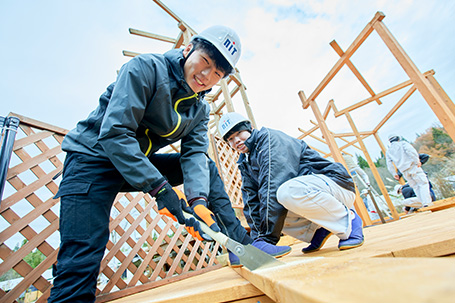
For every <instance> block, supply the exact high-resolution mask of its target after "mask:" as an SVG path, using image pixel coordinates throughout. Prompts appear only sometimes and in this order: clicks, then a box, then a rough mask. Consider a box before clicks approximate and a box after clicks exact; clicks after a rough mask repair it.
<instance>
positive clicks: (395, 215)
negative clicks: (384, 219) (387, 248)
mask: <svg viewBox="0 0 455 303" xmlns="http://www.w3.org/2000/svg"><path fill="white" fill-rule="evenodd" d="M345 115H346V118H347V119H348V122H349V124H350V125H351V128H352V130H353V131H354V133H355V134H356V137H357V141H358V142H359V144H360V147H361V148H362V151H363V154H364V156H365V159H366V160H367V162H368V165H369V166H370V169H371V172H372V173H373V176H374V178H375V180H376V182H377V184H378V186H379V189H380V190H381V193H382V195H383V196H384V199H385V201H386V202H387V205H388V206H389V209H390V211H391V213H392V217H393V218H394V219H395V220H398V219H399V215H398V212H397V210H396V208H395V205H393V203H392V200H391V199H390V196H389V193H388V191H387V189H386V188H385V185H384V182H383V181H382V178H381V175H380V174H379V172H378V169H377V168H376V166H375V165H374V162H373V160H372V159H371V156H370V154H369V153H368V150H367V148H366V146H365V144H364V143H363V140H362V138H361V136H360V134H359V132H358V130H357V126H356V125H355V123H354V120H353V119H352V117H351V114H350V113H346V114H345Z"/></svg>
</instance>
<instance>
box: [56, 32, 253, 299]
mask: <svg viewBox="0 0 455 303" xmlns="http://www.w3.org/2000/svg"><path fill="white" fill-rule="evenodd" d="M240 53H241V44H240V40H239V37H238V36H237V34H236V33H235V32H234V31H233V30H232V29H230V28H228V27H225V26H214V27H211V28H209V29H207V30H205V31H203V32H202V33H201V34H200V35H197V36H195V37H194V38H193V39H192V41H191V43H190V44H188V45H187V46H186V47H185V48H184V49H173V50H171V51H168V52H166V53H165V54H143V55H139V56H137V57H135V58H133V59H131V60H130V61H129V62H127V63H126V64H125V65H123V66H122V68H121V69H120V72H119V73H118V77H117V80H116V82H114V83H112V84H111V85H110V86H108V88H107V90H106V91H105V92H104V93H103V94H102V95H101V97H100V100H99V105H98V107H97V108H96V109H95V110H94V111H93V112H92V113H91V114H90V115H89V117H88V118H87V119H85V120H83V121H80V122H79V123H78V124H77V126H76V128H75V129H73V130H72V131H70V132H69V133H68V135H67V136H66V137H65V139H64V141H63V143H62V149H63V150H64V151H65V152H67V156H66V159H65V163H64V170H63V179H62V181H61V184H60V188H59V191H58V193H57V195H56V197H55V198H60V207H61V210H60V237H61V243H60V250H59V254H58V259H57V262H58V263H57V265H56V267H55V272H54V276H55V279H54V286H53V288H52V291H51V295H50V298H49V302H94V301H95V291H96V281H97V277H98V273H99V268H100V262H101V260H102V258H103V255H104V250H105V246H106V243H107V241H108V239H109V217H110V211H111V207H112V203H113V201H114V199H115V197H116V195H117V193H118V192H120V191H142V192H144V193H150V194H151V195H152V196H153V197H155V198H156V202H157V204H158V209H159V212H160V214H164V215H168V216H170V217H171V218H173V219H174V220H176V221H178V222H179V223H180V224H185V225H186V227H188V230H189V232H191V233H192V234H193V235H194V236H195V237H197V238H199V239H200V240H202V239H207V240H210V238H209V237H208V236H207V235H205V234H204V233H203V232H202V231H201V230H200V226H199V223H197V222H195V221H194V220H188V219H186V220H185V218H184V216H183V212H182V209H185V210H186V211H189V212H193V214H194V215H195V216H197V217H199V218H200V219H202V220H204V221H205V222H206V223H208V225H209V226H210V227H211V228H212V229H213V230H215V231H220V229H221V231H223V232H224V233H226V234H227V235H228V236H229V237H231V238H233V239H235V240H237V241H238V242H241V243H244V244H249V243H251V242H252V239H251V238H250V237H249V236H248V235H247V232H246V230H245V229H244V228H243V227H242V226H241V225H240V222H239V220H238V219H237V218H236V217H235V213H234V211H233V209H232V207H231V204H230V201H229V197H228V196H227V194H226V192H225V191H224V185H223V183H222V181H221V179H220V177H219V175H218V171H217V169H216V166H215V165H214V163H213V161H211V160H209V158H208V156H207V148H208V144H209V141H208V137H207V131H208V121H209V112H210V107H209V105H208V103H207V102H206V101H205V100H204V96H205V94H206V93H207V91H209V90H210V89H211V88H212V87H213V86H214V85H215V84H217V83H218V81H220V80H221V79H222V78H224V77H227V76H228V75H229V74H231V73H233V72H234V71H235V70H234V69H235V65H236V63H237V61H238V59H239V57H240ZM179 140H180V141H181V152H180V153H174V154H159V153H157V152H158V150H159V149H161V148H163V147H165V146H168V145H169V144H171V143H174V142H177V141H179ZM182 183H183V184H184V190H185V195H186V197H187V199H188V203H189V206H190V207H191V208H189V207H187V206H186V204H185V202H184V201H183V199H182V200H181V199H179V198H178V196H177V194H176V193H175V192H174V190H173V189H172V186H176V185H180V184H182ZM212 211H213V212H215V213H217V216H216V218H215V216H214V215H213V212H212Z"/></svg>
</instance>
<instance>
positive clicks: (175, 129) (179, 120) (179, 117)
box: [149, 93, 197, 148]
mask: <svg viewBox="0 0 455 303" xmlns="http://www.w3.org/2000/svg"><path fill="white" fill-rule="evenodd" d="M196 97H197V93H195V94H194V95H191V96H189V97H185V98H181V99H178V100H177V102H175V105H174V111H175V113H176V114H177V117H178V121H177V125H176V126H175V128H174V130H173V131H171V132H170V133H169V134H166V135H162V136H161V137H163V138H166V137H169V136H171V135H172V134H173V133H175V132H176V131H177V129H178V128H179V127H180V123H182V116H180V114H179V112H178V111H177V107H178V106H179V104H180V102H182V101H183V100H188V99H191V98H196ZM149 139H150V138H149ZM150 143H151V142H150ZM150 148H151V146H150Z"/></svg>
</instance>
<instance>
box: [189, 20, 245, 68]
mask: <svg viewBox="0 0 455 303" xmlns="http://www.w3.org/2000/svg"><path fill="white" fill-rule="evenodd" d="M194 37H197V38H201V39H204V40H207V41H209V42H210V43H212V44H213V46H215V47H216V48H217V49H218V50H219V51H220V53H221V54H222V55H223V57H224V58H226V60H227V61H228V62H229V64H230V65H231V67H232V70H234V69H235V65H236V64H237V62H238V61H239V58H240V54H241V52H242V45H241V44H240V38H239V36H238V35H237V33H236V32H235V31H234V30H233V29H231V28H229V27H227V26H223V25H215V26H211V27H209V28H207V29H206V30H204V31H203V32H201V33H200V34H199V35H196V36H194Z"/></svg>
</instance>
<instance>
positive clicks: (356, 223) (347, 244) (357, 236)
mask: <svg viewBox="0 0 455 303" xmlns="http://www.w3.org/2000/svg"><path fill="white" fill-rule="evenodd" d="M351 211H352V212H353V213H354V219H352V230H351V234H350V235H349V238H348V239H346V240H340V242H339V243H338V248H339V249H340V250H345V249H351V248H355V247H359V246H361V245H362V244H363V241H364V240H363V222H362V219H360V217H359V215H357V214H356V212H355V211H354V210H352V209H351Z"/></svg>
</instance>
